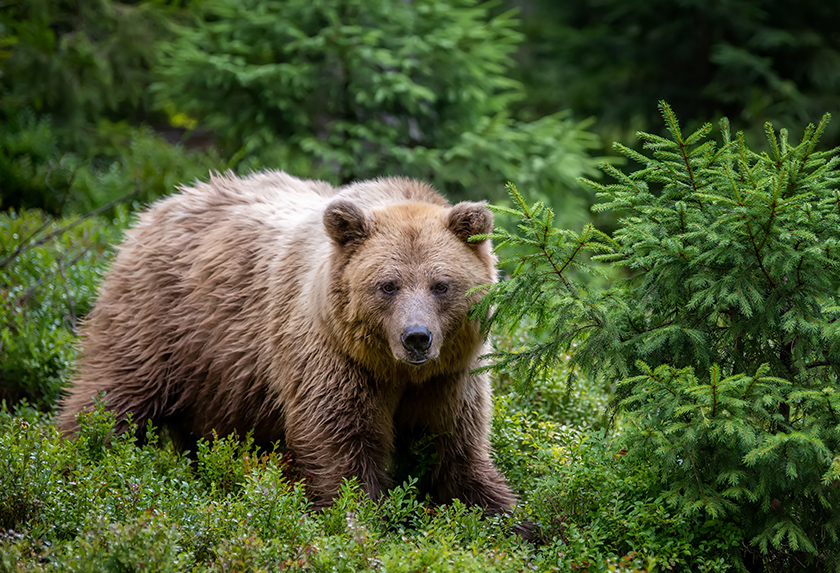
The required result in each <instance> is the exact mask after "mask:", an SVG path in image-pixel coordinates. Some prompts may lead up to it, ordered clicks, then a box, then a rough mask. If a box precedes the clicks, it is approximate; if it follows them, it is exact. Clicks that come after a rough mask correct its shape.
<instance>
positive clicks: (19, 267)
mask: <svg viewBox="0 0 840 573" xmlns="http://www.w3.org/2000/svg"><path fill="white" fill-rule="evenodd" d="M127 222H128V213H127V210H126V209H125V208H124V207H121V208H118V209H116V214H115V216H114V218H113V219H112V221H111V222H110V223H106V222H104V221H102V220H99V219H95V218H88V219H80V218H68V219H53V218H52V217H49V216H47V215H45V214H44V213H42V212H40V211H34V210H29V211H22V212H20V213H18V212H15V211H7V212H3V213H0V399H5V400H10V401H11V402H12V403H16V402H18V401H20V400H22V399H26V400H28V401H29V403H30V404H32V405H34V406H37V407H38V408H40V409H44V410H48V409H51V408H52V407H53V406H54V405H55V403H56V401H57V399H58V396H59V392H60V390H61V387H62V384H63V377H64V376H65V375H66V373H67V372H68V370H69V369H70V368H71V367H72V363H73V360H74V358H75V349H74V347H73V344H74V342H75V331H76V327H77V324H78V320H79V319H80V318H81V317H83V316H84V315H85V314H86V313H87V312H88V311H89V310H90V307H91V304H92V302H93V298H94V296H95V292H96V287H97V285H98V284H99V280H100V278H101V274H102V271H103V270H104V267H105V264H106V263H107V260H108V259H109V257H110V253H111V249H112V245H114V244H115V243H116V242H118V239H119V236H120V233H121V230H122V228H124V227H125V226H126V225H127Z"/></svg>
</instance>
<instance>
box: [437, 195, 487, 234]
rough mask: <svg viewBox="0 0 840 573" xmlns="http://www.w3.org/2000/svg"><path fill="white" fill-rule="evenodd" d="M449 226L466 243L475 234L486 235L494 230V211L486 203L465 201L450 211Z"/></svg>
mask: <svg viewBox="0 0 840 573" xmlns="http://www.w3.org/2000/svg"><path fill="white" fill-rule="evenodd" d="M447 226H448V227H449V230H450V231H452V232H453V233H455V236H456V237H458V238H459V239H461V240H462V241H464V242H465V243H466V242H467V241H468V240H469V238H470V237H472V236H473V235H486V234H488V233H490V232H491V231H492V230H493V213H491V212H490V209H488V208H487V206H486V204H485V203H472V202H469V201H464V202H462V203H458V204H456V205H455V206H454V207H452V210H451V211H449V222H448V224H447Z"/></svg>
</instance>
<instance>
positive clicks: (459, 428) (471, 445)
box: [415, 374, 516, 513]
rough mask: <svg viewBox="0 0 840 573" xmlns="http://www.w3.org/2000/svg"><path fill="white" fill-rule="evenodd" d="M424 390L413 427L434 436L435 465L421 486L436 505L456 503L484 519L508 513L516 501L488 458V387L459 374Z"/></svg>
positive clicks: (485, 381) (484, 380) (483, 382)
mask: <svg viewBox="0 0 840 573" xmlns="http://www.w3.org/2000/svg"><path fill="white" fill-rule="evenodd" d="M426 390H427V392H426V393H425V399H424V400H419V399H418V402H419V403H422V404H423V405H424V409H423V410H424V411H423V414H424V415H423V417H422V418H419V419H417V420H416V422H415V424H416V425H417V427H423V426H425V427H426V428H427V431H431V432H432V434H433V435H434V436H435V445H436V452H437V455H438V465H437V467H435V468H434V469H433V470H432V472H431V474H430V475H429V476H427V478H426V480H425V482H426V486H427V487H428V489H429V491H430V493H431V494H432V495H433V496H434V498H435V499H436V500H438V501H441V502H447V501H449V500H451V499H453V498H457V499H460V500H461V501H463V502H464V503H466V504H468V505H474V506H479V507H482V508H484V509H485V511H487V512H488V513H498V512H500V511H507V510H510V509H511V507H512V505H513V504H514V503H515V502H516V496H515V495H514V494H513V492H512V491H511V489H510V487H509V486H508V485H507V483H506V482H505V478H504V476H502V474H501V473H500V472H499V470H498V469H496V467H495V465H493V460H492V459H491V457H490V450H491V448H490V441H489V439H488V434H489V432H490V415H491V413H490V408H491V397H490V387H489V383H488V381H487V380H486V379H485V378H484V377H482V376H470V375H468V374H464V375H463V376H462V377H461V378H460V379H459V380H457V382H455V383H453V381H449V383H447V384H430V385H429V386H428V387H427V388H426ZM419 412H420V411H419V410H418V413H419Z"/></svg>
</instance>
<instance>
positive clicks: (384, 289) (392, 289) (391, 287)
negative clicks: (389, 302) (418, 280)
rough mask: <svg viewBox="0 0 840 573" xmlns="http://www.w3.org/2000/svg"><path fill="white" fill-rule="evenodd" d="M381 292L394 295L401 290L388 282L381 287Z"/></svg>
mask: <svg viewBox="0 0 840 573" xmlns="http://www.w3.org/2000/svg"><path fill="white" fill-rule="evenodd" d="M379 290H381V291H382V292H384V293H385V294H394V293H396V292H397V291H398V290H399V287H398V286H397V285H396V284H394V283H391V282H387V283H382V284H381V285H379Z"/></svg>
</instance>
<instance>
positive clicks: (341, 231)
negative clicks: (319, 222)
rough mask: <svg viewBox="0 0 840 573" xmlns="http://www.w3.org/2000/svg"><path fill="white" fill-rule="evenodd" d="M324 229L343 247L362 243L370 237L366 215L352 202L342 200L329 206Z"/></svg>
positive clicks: (325, 212)
mask: <svg viewBox="0 0 840 573" xmlns="http://www.w3.org/2000/svg"><path fill="white" fill-rule="evenodd" d="M324 227H325V228H326V229H327V234H328V235H329V236H330V238H331V239H332V240H333V241H335V242H336V243H338V244H339V245H342V246H344V245H347V244H349V243H354V242H355V243H358V242H361V241H363V240H364V239H365V238H366V237H367V236H368V223H367V219H366V218H365V214H364V213H362V210H361V209H359V208H358V207H357V206H356V205H354V204H353V203H351V202H350V201H346V200H342V199H339V200H338V201H333V202H332V203H330V204H329V205H327V208H326V210H325V211H324Z"/></svg>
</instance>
